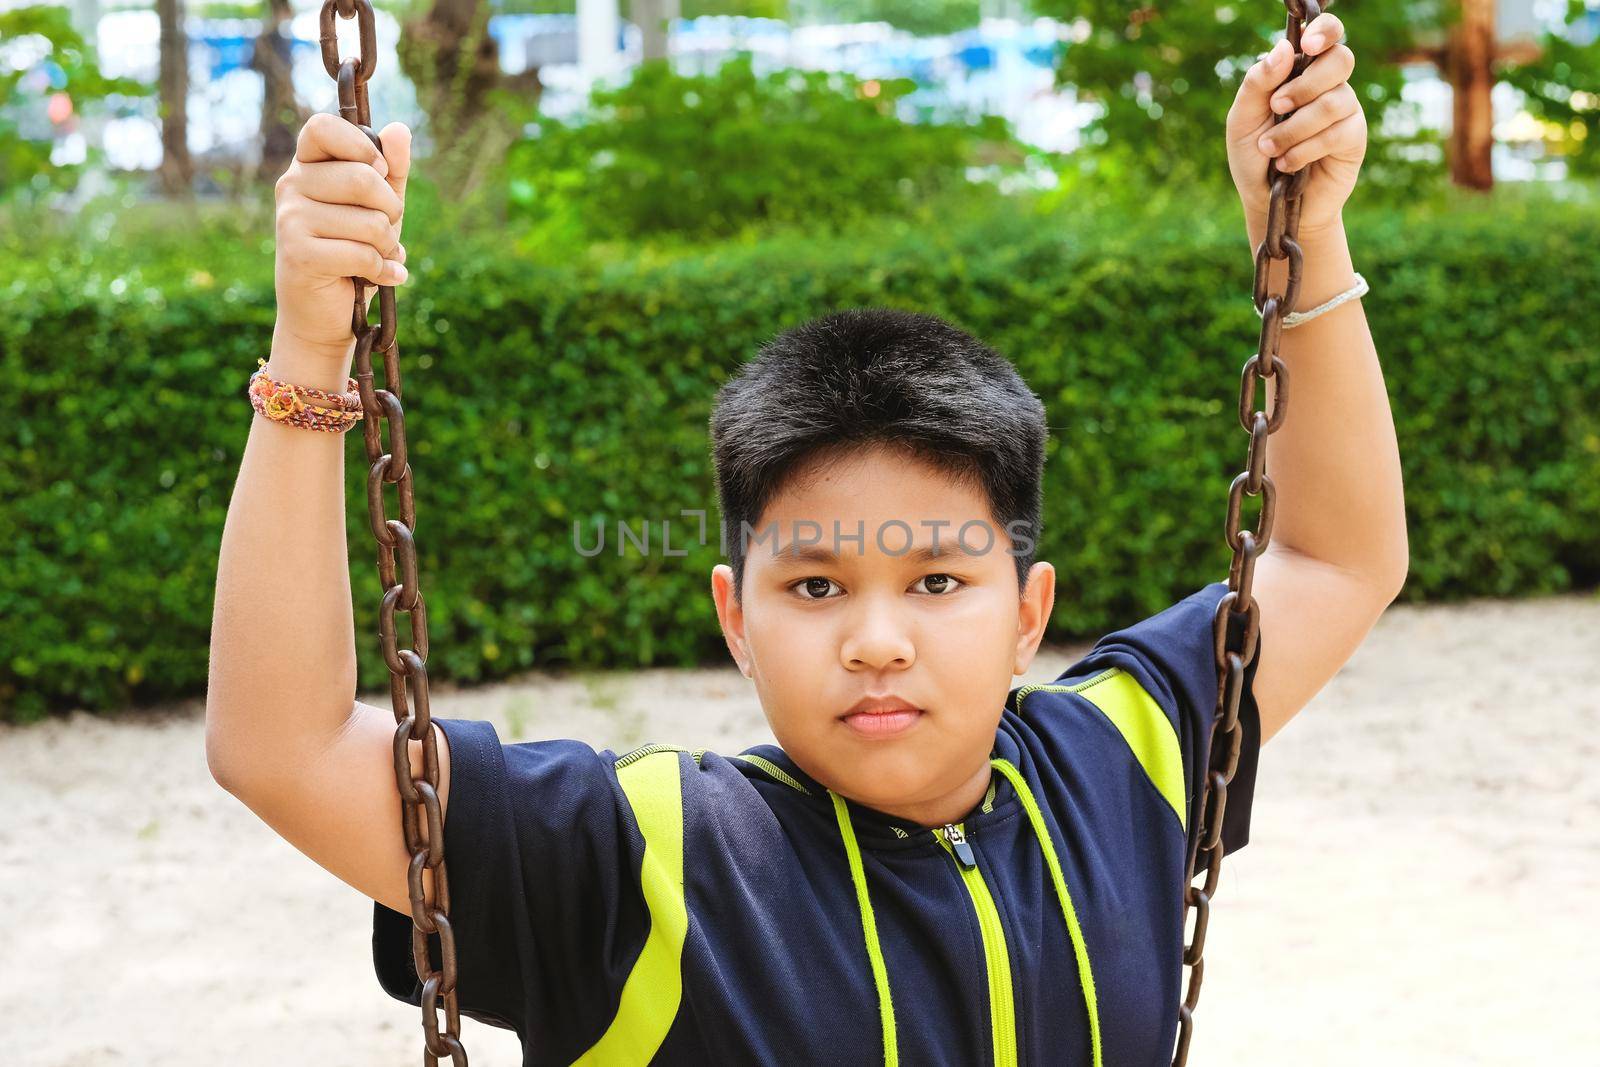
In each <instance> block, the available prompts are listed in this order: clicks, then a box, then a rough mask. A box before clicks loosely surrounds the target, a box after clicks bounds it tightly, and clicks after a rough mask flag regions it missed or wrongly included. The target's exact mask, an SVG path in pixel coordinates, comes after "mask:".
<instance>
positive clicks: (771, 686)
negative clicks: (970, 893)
mask: <svg viewBox="0 0 1600 1067" xmlns="http://www.w3.org/2000/svg"><path fill="white" fill-rule="evenodd" d="M835 531H837V534H836V532H835ZM1027 532H1028V534H1029V536H1035V532H1034V531H1027ZM858 534H859V535H860V536H859V537H857V535H858ZM958 535H959V536H958ZM747 537H748V541H749V546H748V554H747V557H746V561H745V575H744V590H743V596H742V603H735V602H734V599H733V571H732V568H731V567H729V566H728V565H726V564H719V565H718V566H717V567H715V568H714V569H713V571H712V580H711V590H712V596H713V598H714V599H715V600H716V604H717V615H718V617H719V618H720V620H721V622H722V631H723V636H724V638H725V639H726V640H727V642H728V649H729V651H730V652H732V654H733V658H734V660H735V661H736V662H737V663H738V664H739V668H740V670H742V671H743V672H744V673H745V675H746V676H748V677H749V678H751V679H752V680H753V681H754V682H755V685H756V693H757V695H758V696H759V698H760V700H761V706H762V709H763V710H764V711H765V712H766V715H767V721H768V722H769V723H771V725H772V731H773V734H774V735H775V736H776V738H777V740H778V743H779V745H781V746H782V747H783V749H784V750H785V751H786V752H787V753H788V754H789V756H790V757H791V758H793V759H794V760H795V762H796V763H798V764H799V765H800V766H801V767H803V768H804V769H805V771H806V773H808V774H810V775H811V776H812V777H813V778H815V779H816V780H817V781H819V782H821V783H822V784H823V785H825V786H827V787H828V788H830V789H833V790H834V791H835V792H838V793H841V794H843V795H844V796H847V797H849V798H850V799H852V800H854V801H856V802H858V803H861V804H865V805H867V806H868V807H872V808H876V809H877V810H879V811H883V812H887V813H889V814H892V815H897V816H900V817H902V818H905V819H908V820H911V821H914V822H918V823H921V824H923V825H938V824H940V823H944V822H953V821H957V820H959V819H961V818H963V817H965V815H966V813H967V812H968V811H970V810H971V808H972V807H973V806H974V805H975V804H976V803H977V801H978V800H979V799H981V797H982V795H983V793H984V791H985V789H986V788H987V786H988V782H989V762H988V761H989V752H990V749H991V748H992V747H993V745H994V735H995V729H996V727H997V725H998V723H999V720H1000V714H1001V711H1002V710H1003V707H1004V704H1005V699H1006V695H1007V693H1008V692H1009V690H1010V688H1011V684H1012V683H1011V680H1012V678H1013V677H1014V676H1015V675H1019V674H1022V673H1024V672H1025V671H1026V670H1027V668H1028V664H1029V662H1030V661H1031V660H1032V659H1033V654H1034V652H1035V650H1036V649H1037V648H1038V645H1039V640H1040V638H1041V637H1042V636H1043V634H1044V626H1045V623H1046V622H1047V620H1048V619H1049V617H1050V609H1051V605H1052V603H1053V602H1054V596H1055V572H1054V568H1052V567H1051V566H1050V564H1048V563H1035V564H1034V565H1033V568H1032V570H1030V571H1029V579H1028V589H1027V593H1026V595H1024V596H1023V597H1021V598H1020V599H1019V597H1018V595H1017V573H1016V560H1015V558H1014V556H1013V555H1012V554H1011V552H1010V551H1009V549H1010V540H1009V538H1008V537H1007V534H1006V531H1005V529H1004V528H1003V527H1001V525H1000V524H999V522H998V521H997V520H996V519H995V518H994V516H993V514H992V512H991V511H990V508H989V503H988V499H987V497H986V496H985V495H984V493H983V491H982V489H981V488H979V487H977V486H974V485H970V484H963V483H961V482H958V481H956V480H954V479H952V478H951V477H950V476H949V475H947V474H945V473H944V472H942V471H940V470H938V469H937V468H935V467H933V466H931V465H929V464H928V463H927V462H925V461H923V460H920V459H917V458H915V457H911V456H908V455H907V454H906V453H904V452H903V451H901V450H897V449H893V448H888V447H882V446H876V447H874V446H869V447H868V448H866V449H864V450H861V451H856V452H853V453H851V454H849V455H847V456H845V457H843V458H840V459H835V460H831V461H823V462H818V463H813V464H811V465H810V466H809V467H807V468H806V469H805V470H802V471H800V472H799V473H798V474H796V475H795V476H794V477H791V478H790V479H788V481H787V482H786V484H785V486H784V488H783V490H782V491H781V492H780V493H779V495H777V496H776V497H774V499H773V500H772V502H771V503H770V504H769V505H768V507H767V510H766V512H765V514H763V515H762V517H761V521H760V523H759V524H757V526H756V529H755V530H754V531H753V532H751V533H750V534H748V535H747ZM935 539H937V545H936V546H935ZM934 547H937V550H938V553H939V554H938V555H937V556H934V557H932V558H921V557H919V555H918V550H926V549H931V548H934ZM797 549H798V553H797V552H796V550H797ZM877 697H888V698H899V699H901V700H903V701H905V702H906V703H908V704H910V705H912V706H913V707H914V709H915V710H912V711H902V712H895V713H889V714H865V713H858V714H856V715H849V714H847V713H848V712H850V710H851V708H852V707H853V706H855V705H856V704H857V703H858V702H859V701H862V700H863V699H864V698H877Z"/></svg>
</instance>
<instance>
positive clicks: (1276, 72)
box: [1228, 38, 1294, 140]
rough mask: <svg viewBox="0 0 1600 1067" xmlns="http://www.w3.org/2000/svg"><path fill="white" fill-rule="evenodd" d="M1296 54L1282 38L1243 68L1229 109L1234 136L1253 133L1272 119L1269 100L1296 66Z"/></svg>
mask: <svg viewBox="0 0 1600 1067" xmlns="http://www.w3.org/2000/svg"><path fill="white" fill-rule="evenodd" d="M1293 57H1294V50H1293V49H1292V48H1290V47H1289V42H1288V41H1287V40H1284V39H1281V38H1280V39H1279V40H1278V43H1277V44H1274V45H1273V46H1272V51H1270V52H1268V53H1267V54H1266V55H1264V56H1262V57H1261V58H1260V59H1259V60H1257V61H1256V62H1255V63H1253V64H1251V66H1250V69H1249V70H1247V71H1245V72H1244V80H1243V81H1242V82H1240V83H1239V94H1238V96H1237V97H1235V98H1234V101H1233V107H1232V108H1230V109H1229V111H1228V129H1229V133H1230V135H1231V136H1232V137H1233V138H1234V139H1235V140H1240V139H1248V138H1250V137H1253V136H1254V134H1255V131H1257V130H1259V129H1260V128H1261V126H1262V124H1264V123H1266V122H1270V121H1271V120H1272V109H1271V108H1270V107H1269V106H1268V104H1267V101H1268V99H1269V98H1270V97H1271V95H1272V91H1273V90H1274V89H1276V88H1277V87H1278V86H1280V85H1282V84H1283V80H1284V79H1285V78H1287V77H1288V76H1289V72H1290V71H1291V70H1293V69H1294V63H1293V62H1292V59H1293Z"/></svg>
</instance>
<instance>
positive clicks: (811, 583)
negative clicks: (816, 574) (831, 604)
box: [789, 578, 833, 600]
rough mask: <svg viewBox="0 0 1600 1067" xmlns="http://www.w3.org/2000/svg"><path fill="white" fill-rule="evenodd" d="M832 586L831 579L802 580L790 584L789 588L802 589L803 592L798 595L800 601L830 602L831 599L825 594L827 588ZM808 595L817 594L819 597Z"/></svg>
mask: <svg viewBox="0 0 1600 1067" xmlns="http://www.w3.org/2000/svg"><path fill="white" fill-rule="evenodd" d="M832 584H833V579H831V578H802V579H800V580H799V581H798V582H794V583H793V584H791V585H790V586H789V588H790V589H796V588H798V589H803V590H804V592H802V593H801V594H800V599H802V600H830V599H832V598H831V597H829V596H828V595H827V592H828V587H829V586H830V585H832ZM810 593H817V594H819V595H818V596H810V595H808V594H810Z"/></svg>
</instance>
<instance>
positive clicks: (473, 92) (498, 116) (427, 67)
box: [398, 0, 543, 197]
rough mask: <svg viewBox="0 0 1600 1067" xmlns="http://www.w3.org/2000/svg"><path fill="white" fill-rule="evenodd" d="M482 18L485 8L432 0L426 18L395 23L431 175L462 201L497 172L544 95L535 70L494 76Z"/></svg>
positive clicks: (475, 1)
mask: <svg viewBox="0 0 1600 1067" xmlns="http://www.w3.org/2000/svg"><path fill="white" fill-rule="evenodd" d="M489 15H490V11H489V5H488V4H487V3H485V2H484V0H432V4H431V6H430V7H429V8H428V10H427V12H426V14H423V15H420V16H414V17H411V18H409V19H402V28H401V32H400V42H399V45H398V51H399V56H400V67H401V69H402V70H403V71H404V72H405V74H406V76H407V77H408V78H410V79H411V83H412V85H413V86H415V87H416V91H417V103H418V105H419V106H420V107H421V108H422V110H423V111H424V113H426V114H427V116H428V135H429V138H430V140H431V141H432V146H433V153H432V160H431V166H430V170H431V172H432V175H433V177H434V179H435V180H437V181H438V182H439V184H440V187H441V188H447V189H450V190H452V192H453V194H454V195H456V196H462V197H464V196H468V195H470V194H471V193H472V192H473V191H474V190H475V189H477V187H478V186H479V185H480V184H481V183H482V181H483V180H484V178H485V177H486V176H487V175H488V174H489V173H490V172H492V171H493V170H494V169H495V168H497V167H498V166H499V164H500V163H501V161H502V160H503V158H504V155H505V150H506V148H507V147H508V146H509V145H510V144H511V142H512V141H514V140H515V139H516V137H517V135H518V133H519V131H520V130H521V129H522V126H523V124H524V123H525V122H527V121H528V119H529V118H531V117H532V116H533V115H534V114H536V113H537V108H538V100H539V94H540V91H541V90H542V88H543V86H542V85H541V83H540V81H539V71H538V68H536V67H535V68H530V69H529V70H526V71H524V72H522V73H521V74H515V75H507V74H504V73H503V72H502V71H501V70H500V49H499V47H498V45H496V44H495V40H494V38H493V37H491V36H489Z"/></svg>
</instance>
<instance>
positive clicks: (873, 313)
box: [710, 308, 1048, 599]
mask: <svg viewBox="0 0 1600 1067" xmlns="http://www.w3.org/2000/svg"><path fill="white" fill-rule="evenodd" d="M710 421H711V442H712V458H713V462H714V463H715V465H716V477H717V498H718V503H719V505H720V507H721V510H722V534H723V541H724V545H725V549H726V551H727V553H728V557H729V562H730V563H731V565H732V567H733V575H734V597H735V599H740V598H741V596H742V592H743V583H744V564H745V557H746V554H747V552H746V549H747V547H748V545H747V543H746V541H747V538H748V536H749V535H746V536H741V533H743V531H744V529H749V530H753V531H759V522H760V518H761V515H762V512H763V511H764V510H765V509H766V506H767V504H768V503H769V502H771V500H772V498H773V497H774V496H776V495H777V493H778V491H779V490H780V488H781V487H782V485H783V484H784V482H785V480H786V479H788V478H789V477H791V476H793V475H794V474H795V473H797V471H798V469H799V468H800V467H802V465H807V466H808V465H810V464H812V463H815V462H820V461H825V460H829V459H834V458H840V457H843V456H845V455H848V454H851V453H854V452H857V451H862V450H867V449H870V448H873V447H884V446H888V447H895V448H899V449H901V450H903V451H904V452H905V453H906V454H908V455H911V456H914V457H917V458H920V459H923V460H925V461H927V462H929V463H931V464H932V465H933V466H935V467H936V468H938V469H940V470H942V471H944V472H946V473H948V474H949V475H951V476H952V477H953V478H955V479H957V480H961V481H967V482H969V483H971V484H976V485H978V486H980V487H981V488H982V490H983V492H984V494H985V495H986V496H987V497H988V500H989V505H990V508H991V509H992V510H993V512H994V518H995V519H996V520H998V522H999V523H1000V526H1001V529H1002V531H1004V533H1003V534H1002V533H1001V532H996V534H995V544H996V545H1000V546H1003V545H1004V544H1005V542H1004V541H1003V540H1002V539H1001V538H1002V536H1009V537H1010V541H1011V545H1010V549H1009V550H1010V551H1011V552H1012V553H1013V554H1014V558H1015V560H1016V567H1017V588H1018V590H1019V593H1020V591H1021V590H1023V589H1025V588H1026V586H1027V576H1028V569H1029V568H1030V567H1031V566H1032V565H1033V559H1034V547H1035V545H1036V544H1037V541H1038V536H1039V509H1040V495H1041V490H1040V481H1041V478H1042V475H1043V471H1044V444H1045V436H1046V433H1047V432H1048V431H1047V427H1046V421H1045V410H1044V404H1043V402H1041V401H1040V400H1039V398H1038V397H1037V396H1035V395H1034V394H1033V392H1032V390H1030V389H1029V388H1028V385H1027V383H1026V382H1024V381H1023V380H1022V376H1021V375H1020V374H1018V373H1017V371H1016V368H1015V367H1013V366H1012V365H1011V363H1010V361H1008V360H1007V359H1006V358H1005V357H1003V356H1001V355H1000V354H999V353H997V352H995V351H994V350H993V349H991V348H989V347H988V346H986V345H984V344H983V343H982V342H980V341H979V340H978V339H977V338H975V337H973V336H972V335H971V334H968V333H966V332H965V331H963V330H960V329H958V328H956V327H955V326H952V325H950V324H949V323H947V322H945V321H944V320H942V319H939V318H937V317H935V316H933V315H924V314H918V313H916V312H910V311H899V310H893V309H889V308H852V309H848V310H844V311H837V312H834V313H832V314H829V315H824V316H822V317H821V318H817V319H813V320H811V321H810V322H805V323H802V324H801V325H799V326H796V327H793V328H792V329H789V330H786V331H785V332H783V333H781V334H779V335H778V336H776V337H775V338H773V339H772V340H771V341H769V342H767V343H766V344H765V345H763V346H762V348H761V350H760V351H759V352H758V353H757V354H756V355H755V357H754V358H752V359H751V360H750V361H749V362H747V363H746V364H745V365H744V366H743V367H741V368H740V369H739V371H738V373H737V374H735V375H734V376H733V377H732V378H730V379H729V380H728V381H726V382H724V383H723V385H722V387H721V388H720V389H719V390H718V391H717V396H716V405H715V407H714V409H713V411H712V413H711V420H710ZM741 524H744V526H741ZM1013 524H1015V526H1014V525H1013ZM1017 527H1020V532H1021V535H1022V536H1021V537H1018V536H1016V535H1017V532H1018V530H1017ZM868 536H871V535H870V534H869V535H868Z"/></svg>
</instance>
